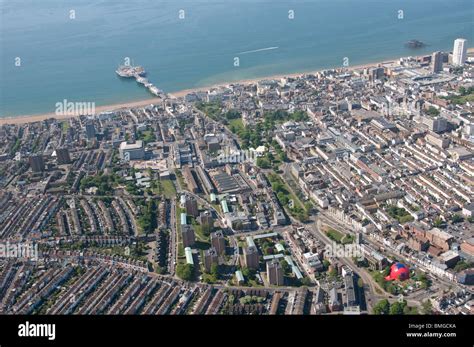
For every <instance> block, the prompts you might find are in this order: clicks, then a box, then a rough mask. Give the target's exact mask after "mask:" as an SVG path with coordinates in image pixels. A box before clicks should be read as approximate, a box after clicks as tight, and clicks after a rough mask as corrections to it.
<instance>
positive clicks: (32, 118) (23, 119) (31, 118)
mask: <svg viewBox="0 0 474 347" xmlns="http://www.w3.org/2000/svg"><path fill="white" fill-rule="evenodd" d="M468 53H474V47H473V48H469V49H468ZM399 58H400V57H397V58H393V59H388V60H384V61H381V62H373V63H366V64H360V65H354V66H349V67H345V70H358V69H364V68H367V67H373V66H377V65H379V64H388V63H391V62H394V61H396V60H398V59H399ZM341 68H342V67H333V69H341ZM324 70H328V68H326V69H319V70H316V71H306V72H299V73H293V74H278V75H272V76H266V77H258V78H252V79H244V80H239V81H232V82H222V83H217V84H214V85H209V86H203V87H198V88H192V89H184V90H180V91H177V92H172V93H168V95H170V96H172V97H176V98H179V97H182V96H185V95H186V94H189V93H192V92H196V91H206V90H209V89H212V88H216V87H221V86H226V85H229V84H244V85H245V84H251V83H256V82H258V81H261V80H264V79H281V78H284V77H299V76H302V75H306V74H314V73H317V72H320V71H324ZM145 92H146V91H145ZM157 100H158V99H157V98H147V99H143V100H137V101H132V102H127V103H119V104H111V105H103V106H96V107H95V113H96V114H99V113H101V112H107V111H114V110H119V109H124V108H133V107H143V106H148V105H150V104H153V103H154V102H156V101H157ZM73 117H76V116H74V115H68V114H63V115H61V114H59V115H58V114H56V113H54V112H53V113H44V114H37V115H19V116H14V117H4V118H0V126H1V125H4V124H25V123H33V122H39V121H42V120H45V119H49V118H55V119H58V120H61V119H68V118H73Z"/></svg>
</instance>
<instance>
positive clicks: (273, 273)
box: [267, 259, 284, 286]
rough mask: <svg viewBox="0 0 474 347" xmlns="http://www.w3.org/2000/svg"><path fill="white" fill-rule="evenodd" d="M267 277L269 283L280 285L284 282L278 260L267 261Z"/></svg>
mask: <svg viewBox="0 0 474 347" xmlns="http://www.w3.org/2000/svg"><path fill="white" fill-rule="evenodd" d="M267 278H268V283H270V284H271V285H274V286H282V285H283V284H284V277H283V268H282V266H281V265H280V262H279V261H278V260H276V259H275V260H273V261H269V262H267Z"/></svg>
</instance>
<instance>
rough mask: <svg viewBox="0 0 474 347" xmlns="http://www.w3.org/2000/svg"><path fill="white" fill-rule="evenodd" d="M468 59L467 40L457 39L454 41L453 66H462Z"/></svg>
mask: <svg viewBox="0 0 474 347" xmlns="http://www.w3.org/2000/svg"><path fill="white" fill-rule="evenodd" d="M466 58H467V40H466V39H456V40H454V48H453V65H454V66H462V65H464V62H465V61H466Z"/></svg>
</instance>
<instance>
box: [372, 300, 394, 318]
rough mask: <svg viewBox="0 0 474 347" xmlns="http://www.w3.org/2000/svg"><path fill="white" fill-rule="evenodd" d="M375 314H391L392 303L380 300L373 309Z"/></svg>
mask: <svg viewBox="0 0 474 347" xmlns="http://www.w3.org/2000/svg"><path fill="white" fill-rule="evenodd" d="M372 311H373V313H374V314H379V315H380V314H389V313H390V303H389V302H388V300H387V299H382V300H380V301H379V302H378V303H377V304H376V305H375V306H374V308H373V310H372Z"/></svg>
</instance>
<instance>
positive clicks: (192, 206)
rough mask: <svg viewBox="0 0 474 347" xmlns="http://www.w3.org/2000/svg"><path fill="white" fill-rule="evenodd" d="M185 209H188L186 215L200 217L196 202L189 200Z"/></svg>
mask: <svg viewBox="0 0 474 347" xmlns="http://www.w3.org/2000/svg"><path fill="white" fill-rule="evenodd" d="M185 207H186V214H188V215H190V216H193V217H197V216H199V209H198V204H197V201H196V200H194V199H191V198H187V199H186V203H185Z"/></svg>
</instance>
